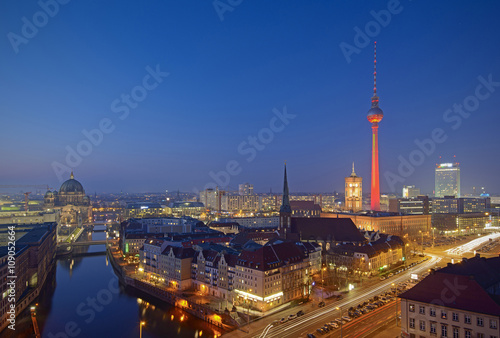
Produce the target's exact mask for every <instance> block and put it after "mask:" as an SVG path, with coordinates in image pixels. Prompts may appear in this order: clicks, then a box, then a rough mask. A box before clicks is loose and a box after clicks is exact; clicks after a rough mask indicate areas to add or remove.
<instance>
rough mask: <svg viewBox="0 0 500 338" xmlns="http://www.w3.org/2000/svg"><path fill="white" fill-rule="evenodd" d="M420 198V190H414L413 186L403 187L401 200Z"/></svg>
mask: <svg viewBox="0 0 500 338" xmlns="http://www.w3.org/2000/svg"><path fill="white" fill-rule="evenodd" d="M417 196H420V188H415V186H414V185H405V186H403V198H415V197H417Z"/></svg>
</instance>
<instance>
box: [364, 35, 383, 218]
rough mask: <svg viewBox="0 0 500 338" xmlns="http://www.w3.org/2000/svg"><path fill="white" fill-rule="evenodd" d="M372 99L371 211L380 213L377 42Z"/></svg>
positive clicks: (370, 115)
mask: <svg viewBox="0 0 500 338" xmlns="http://www.w3.org/2000/svg"><path fill="white" fill-rule="evenodd" d="M374 52H375V53H374V71H373V97H372V107H371V108H370V110H369V111H368V116H367V118H368V121H370V123H371V124H372V180H371V210H375V211H380V183H379V170H378V123H379V122H380V121H382V118H383V117H384V112H383V111H382V109H380V107H379V106H378V96H377V42H376V41H375V47H374Z"/></svg>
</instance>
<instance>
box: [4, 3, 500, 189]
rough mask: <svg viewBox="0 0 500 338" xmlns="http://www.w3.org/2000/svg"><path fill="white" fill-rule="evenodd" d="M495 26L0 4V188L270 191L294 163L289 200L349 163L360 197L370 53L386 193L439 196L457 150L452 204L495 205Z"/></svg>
mask: <svg viewBox="0 0 500 338" xmlns="http://www.w3.org/2000/svg"><path fill="white" fill-rule="evenodd" d="M61 3H63V4H61ZM55 4H57V6H56V5H55ZM43 8H45V10H44V9H43ZM388 8H389V10H390V11H392V13H391V12H390V11H388ZM381 11H382V12H381ZM46 12H49V14H50V15H48V14H45V13H46ZM374 13H375V14H374ZM376 13H379V14H376ZM387 13H391V14H390V18H389V17H388V16H387ZM499 14H500V3H499V2H498V1H493V0H491V1H478V2H477V1H430V0H414V1H409V0H402V1H400V2H397V1H293V0H281V1H263V0H253V1H239V0H231V1H230V0H220V1H212V0H207V1H199V0H198V1H195V0H185V1H125V0H120V1H77V0H73V1H67V0H65V1H62V0H61V1H60V2H56V1H55V0H41V1H40V2H37V1H18V0H4V1H2V2H0V35H1V36H2V38H1V39H0V55H1V56H2V62H1V63H0V121H1V124H0V144H1V148H0V159H1V160H0V176H1V182H2V183H1V184H49V185H50V186H51V187H54V188H56V187H57V188H58V187H59V185H60V183H61V182H62V181H61V177H63V178H64V179H65V178H66V177H68V176H69V172H68V171H67V170H69V169H68V168H73V169H74V171H75V177H76V178H77V179H78V180H80V181H81V182H82V184H83V185H84V187H85V188H86V190H87V192H88V193H93V192H94V191H97V192H105V191H107V192H113V191H120V190H123V191H130V192H142V191H164V190H166V189H169V190H177V189H180V190H181V191H194V190H196V189H197V190H201V189H203V188H204V187H205V186H211V185H213V184H214V182H215V184H219V185H222V186H226V188H227V189H236V188H237V186H238V184H239V183H244V182H250V183H253V184H254V189H255V190H256V191H258V192H266V191H269V190H270V189H272V190H273V191H280V190H281V189H282V175H283V163H284V161H287V163H288V174H289V177H288V178H289V184H290V190H291V191H292V192H297V191H304V192H314V191H316V192H332V191H333V190H343V185H344V183H343V182H344V177H345V176H348V175H349V174H350V171H351V163H352V162H353V161H354V162H355V166H356V173H357V174H358V175H360V176H362V177H363V178H364V187H365V191H368V190H369V184H370V164H371V128H370V124H369V122H368V121H367V119H366V112H367V111H368V109H369V108H370V98H371V96H372V87H373V82H372V81H373V79H372V72H373V42H374V41H375V40H376V41H377V57H378V69H377V72H378V77H377V86H378V94H379V96H380V107H381V108H382V109H383V111H384V113H385V117H384V119H383V121H382V122H381V123H380V128H379V143H380V150H379V152H380V181H381V191H382V192H390V191H391V190H392V189H396V191H397V192H398V193H400V191H401V190H400V189H401V186H402V184H415V185H417V186H418V187H420V188H421V189H422V191H423V192H427V193H432V190H433V186H434V166H435V164H436V162H438V161H440V160H439V156H443V158H444V159H451V158H453V156H454V155H456V159H457V161H458V162H460V166H461V172H462V175H461V181H462V191H463V192H470V191H471V190H472V186H484V187H485V188H486V190H487V191H488V192H491V193H498V192H500V181H499V180H497V176H498V170H499V166H500V159H499V156H498V154H499V149H498V145H499V144H500V143H499V141H500V133H498V131H497V130H498V117H497V116H498V110H499V107H500V86H499V85H500V83H498V82H500V57H499V56H500V33H499V32H500V20H498V18H499ZM374 15H375V16H377V15H378V17H379V20H380V21H381V22H382V23H377V21H376V20H375V17H374ZM221 19H222V20H221ZM356 27H358V28H359V30H360V31H362V32H363V33H362V34H363V35H364V34H366V30H367V29H368V31H369V32H368V35H366V36H363V37H364V39H363V37H360V36H358V39H357V40H356V41H355V36H356V34H358V33H356V30H355V28H356ZM359 30H358V31H359ZM341 46H344V48H346V50H348V51H347V52H343V51H342V48H341ZM346 46H347V47H346ZM349 48H350V49H349ZM349 50H350V52H349ZM346 53H347V54H349V53H350V54H349V55H348V57H346ZM348 59H350V60H349V61H350V62H348ZM148 69H149V71H148ZM157 71H159V72H160V74H162V75H159V74H158V72H157ZM155 72H156V74H155V76H156V79H155V77H152V76H150V75H148V74H150V73H155ZM167 73H168V76H167V75H166V74H167ZM478 77H482V79H483V82H485V83H486V84H487V85H486V86H485V85H484V84H482V82H481V80H479V79H478ZM144 81H145V83H143V82H144ZM157 81H160V82H157ZM488 82H489V83H490V84H488ZM478 86H480V87H479V88H478ZM145 87H148V88H149V90H148V89H145ZM488 87H489V89H488ZM476 90H478V92H476ZM134 97H135V98H136V99H137V100H134ZM478 97H479V98H478ZM454 104H465V105H466V106H467V107H468V108H469V111H470V112H469V111H467V110H463V111H462V112H461V113H460V112H458V111H455V112H454V111H453V106H454ZM448 109H451V111H449V112H446V111H447V110H448ZM287 114H288V116H290V115H291V116H292V117H289V118H286V116H287ZM278 115H280V116H281V119H277V116H278ZM283 116H285V117H283ZM282 120H285V121H286V122H287V124H286V125H285V124H283V122H282ZM100 125H101V128H102V129H105V131H106V132H107V133H102V137H100V135H98V133H95V132H94V134H93V135H94V137H95V138H94V139H93V142H94V144H92V143H90V141H88V138H87V137H86V136H85V135H84V134H83V131H88V132H90V131H91V130H93V129H96V128H99V127H100ZM270 125H272V129H273V130H274V131H272V129H270ZM266 128H267V129H266ZM440 130H441V131H440ZM433 132H434V133H438V134H439V133H440V132H441V133H442V134H441V136H440V138H438V139H439V141H440V143H436V142H435V141H432V143H431V142H427V143H425V145H426V146H427V147H428V148H427V149H426V153H425V154H424V153H423V152H419V151H416V150H418V149H419V148H418V147H417V145H416V143H415V140H420V141H422V140H424V139H428V138H431V137H432V133H433ZM99 133H101V132H99ZM443 133H444V136H443ZM254 137H256V140H257V141H256V142H257V143H251V142H249V138H250V139H252V138H254ZM443 139H445V140H443ZM254 140H255V139H254ZM441 141H444V142H441ZM266 142H267V143H266ZM89 145H91V146H92V148H91V149H90V148H89ZM72 152H74V153H72ZM69 153H70V154H71V156H70V155H68V154H69ZM75 154H76V156H75ZM422 154H423V156H421V155H422ZM401 159H403V161H407V160H408V161H410V160H411V161H412V163H413V164H412V163H411V162H409V163H410V165H411V168H408V166H406V167H405V168H402V167H401V165H400V163H401V161H402V160H401ZM228 166H229V172H230V173H228V168H227V167H228ZM398 166H399V167H400V168H398ZM54 168H55V169H54ZM221 171H224V172H223V173H221ZM211 172H212V173H213V174H212V175H211V174H210V173H211ZM389 172H390V173H392V174H393V175H392V176H391V180H392V182H389V181H388V180H387V179H386V176H387V175H388V173H389ZM213 177H215V178H213ZM228 178H229V179H228ZM217 181H218V182H217Z"/></svg>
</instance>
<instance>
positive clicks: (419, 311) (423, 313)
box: [418, 306, 425, 315]
mask: <svg viewBox="0 0 500 338" xmlns="http://www.w3.org/2000/svg"><path fill="white" fill-rule="evenodd" d="M418 313H420V314H421V315H425V306H419V307H418Z"/></svg>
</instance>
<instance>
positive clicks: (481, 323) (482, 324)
mask: <svg viewBox="0 0 500 338" xmlns="http://www.w3.org/2000/svg"><path fill="white" fill-rule="evenodd" d="M477 326H484V323H483V317H477Z"/></svg>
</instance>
